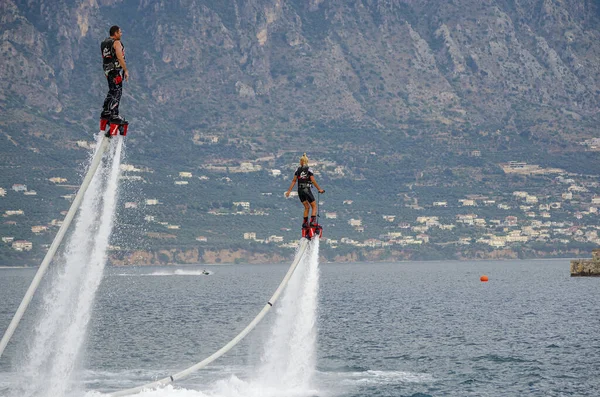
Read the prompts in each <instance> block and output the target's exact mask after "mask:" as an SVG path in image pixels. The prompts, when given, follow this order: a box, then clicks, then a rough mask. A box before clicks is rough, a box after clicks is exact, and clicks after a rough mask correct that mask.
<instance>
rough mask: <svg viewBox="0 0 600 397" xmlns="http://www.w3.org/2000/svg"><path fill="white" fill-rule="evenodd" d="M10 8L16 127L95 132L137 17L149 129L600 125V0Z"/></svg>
mask: <svg viewBox="0 0 600 397" xmlns="http://www.w3.org/2000/svg"><path fill="white" fill-rule="evenodd" d="M0 7H1V8H0V31H1V32H2V37H1V43H0V52H1V54H2V57H1V58H0V74H1V75H2V80H1V82H0V101H1V104H2V113H3V117H2V119H3V121H2V127H3V129H4V130H5V131H6V132H8V133H11V132H13V131H19V132H28V133H31V132H32V131H33V130H35V129H36V127H37V128H39V127H40V126H41V125H44V124H43V122H44V121H51V122H58V123H61V122H63V121H77V122H80V121H85V122H86V127H85V128H89V129H90V130H93V128H92V127H95V125H93V123H92V121H95V119H96V118H97V113H98V109H99V108H100V106H101V102H102V99H103V96H104V94H105V82H104V80H103V75H102V73H101V68H100V61H99V50H98V47H99V42H100V41H101V40H102V39H103V38H104V37H105V36H107V31H108V28H109V27H110V26H111V25H112V24H118V25H119V26H121V27H122V28H123V31H124V36H123V42H124V44H125V46H126V55H127V60H128V63H129V65H130V69H131V75H132V78H131V81H130V82H129V84H127V85H126V88H125V93H126V94H125V99H124V101H123V109H124V113H125V114H126V115H128V116H129V117H130V118H131V119H133V120H136V121H138V123H139V124H142V125H143V126H144V128H139V129H141V130H143V132H144V133H145V134H148V135H152V134H153V128H152V126H155V125H159V126H161V127H162V126H165V125H168V128H169V133H176V132H181V133H187V134H189V136H190V139H191V138H192V137H193V134H192V133H191V131H200V132H202V131H209V132H216V133H226V132H230V131H252V132H253V134H257V135H261V136H263V135H265V134H268V133H269V132H275V133H277V134H280V135H284V136H285V135H287V134H286V132H288V131H289V132H293V131H302V130H303V129H307V128H310V127H315V126H317V127H322V128H325V129H327V128H328V127H330V128H339V127H341V128H350V127H351V128H354V129H360V128H367V129H375V130H389V131H402V130H404V131H408V132H409V133H414V132H421V131H423V130H425V129H426V130H427V131H431V132H433V133H435V132H436V131H446V130H448V129H450V130H454V129H456V130H465V129H478V128H485V129H502V130H514V131H516V132H519V133H526V134H532V135H535V136H541V137H548V136H550V137H554V136H556V139H559V140H566V141H572V140H577V139H579V138H581V137H582V136H589V135H590V134H593V133H594V131H595V125H596V122H597V121H598V120H597V109H598V105H599V104H598V100H599V95H598V92H599V91H598V89H599V87H598V84H599V81H598V75H599V71H600V66H599V65H598V62H597V61H598V59H599V56H600V44H599V43H600V40H598V39H599V26H600V25H599V22H600V5H599V4H598V3H597V2H595V1H591V0H572V1H561V0H449V1H439V0H429V1H412V0H352V1H348V0H306V1H299V0H295V1H282V0H244V1H239V0H179V1H147V0H139V1H133V0H127V1H119V0H69V1H66V0H60V1H56V0H52V1H49V0H37V1H34V0H22V1H19V0H4V1H3V2H2V4H0ZM24 126H27V128H23V127H24ZM140 127H141V126H140ZM42 129H43V128H42ZM411 131H412V132H411ZM52 135H55V133H54V132H53V133H52ZM267 136H268V135H267Z"/></svg>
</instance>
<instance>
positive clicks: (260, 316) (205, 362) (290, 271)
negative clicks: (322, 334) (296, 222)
mask: <svg viewBox="0 0 600 397" xmlns="http://www.w3.org/2000/svg"><path fill="white" fill-rule="evenodd" d="M308 246H309V240H308V239H306V238H303V239H301V240H300V245H299V246H298V251H297V252H296V257H295V258H294V261H293V262H292V264H291V265H290V268H289V269H288V271H287V273H286V274H285V276H284V277H283V280H282V281H281V283H280V284H279V287H277V289H276V290H275V293H274V294H273V296H271V299H269V300H268V301H267V303H266V304H265V306H264V307H263V309H262V310H261V311H260V313H258V315H257V316H256V317H255V318H254V320H252V321H251V322H250V324H248V325H247V326H246V328H244V329H243V330H242V331H241V332H240V333H239V334H237V336H236V337H235V338H233V339H232V340H231V341H229V343H227V344H226V345H225V346H223V347H222V348H220V349H219V350H217V351H216V352H214V353H213V354H212V355H211V356H209V357H207V358H205V359H204V360H202V361H200V362H199V363H197V364H195V365H192V366H191V367H189V368H187V369H185V370H183V371H181V372H178V373H176V374H174V375H170V376H167V377H166V378H163V379H160V380H157V381H155V382H152V383H148V384H146V385H143V386H138V387H133V388H131V389H127V390H122V391H117V392H114V393H110V394H108V396H109V397H121V396H129V395H131V394H135V393H139V392H141V391H143V390H149V389H155V388H158V387H164V386H166V385H168V384H170V383H173V382H175V381H176V380H180V379H183V378H184V377H186V376H188V375H190V374H191V373H193V372H196V371H198V370H199V369H202V368H204V367H206V366H207V365H208V364H210V363H211V362H213V361H215V360H216V359H217V358H219V357H221V356H222V355H223V354H225V353H227V352H228V351H229V350H231V349H232V348H233V347H234V346H235V345H237V344H238V343H239V342H241V341H242V339H244V337H246V335H248V334H249V333H250V331H252V330H253V329H254V327H256V325H257V324H258V323H259V322H260V321H261V320H262V319H263V317H264V316H265V315H266V314H267V312H268V311H269V309H271V308H272V307H273V305H274V304H275V302H276V301H277V299H278V298H279V295H281V293H282V292H283V289H284V288H285V286H286V285H287V283H288V281H289V280H290V278H291V277H292V274H293V273H294V271H295V270H296V268H297V267H298V264H299V263H300V261H301V260H302V258H303V257H304V253H305V252H306V249H307V247H308Z"/></svg>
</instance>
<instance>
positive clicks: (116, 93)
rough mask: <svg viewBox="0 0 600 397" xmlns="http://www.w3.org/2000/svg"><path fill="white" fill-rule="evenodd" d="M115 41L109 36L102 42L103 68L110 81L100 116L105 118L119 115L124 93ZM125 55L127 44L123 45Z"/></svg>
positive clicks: (121, 70) (121, 69)
mask: <svg viewBox="0 0 600 397" xmlns="http://www.w3.org/2000/svg"><path fill="white" fill-rule="evenodd" d="M114 43H115V39H113V38H112V37H107V38H106V39H104V41H103V42H102V43H101V44H100V50H101V51H102V68H103V69H104V74H105V75H106V80H107V81H108V94H106V99H104V105H103V106H102V115H101V116H100V117H101V118H105V119H111V118H113V119H114V118H115V117H117V116H118V115H119V103H120V102H121V95H122V94H123V68H122V67H121V64H120V63H119V59H118V58H117V54H116V52H115V47H114ZM121 44H122V43H121ZM123 56H125V46H123Z"/></svg>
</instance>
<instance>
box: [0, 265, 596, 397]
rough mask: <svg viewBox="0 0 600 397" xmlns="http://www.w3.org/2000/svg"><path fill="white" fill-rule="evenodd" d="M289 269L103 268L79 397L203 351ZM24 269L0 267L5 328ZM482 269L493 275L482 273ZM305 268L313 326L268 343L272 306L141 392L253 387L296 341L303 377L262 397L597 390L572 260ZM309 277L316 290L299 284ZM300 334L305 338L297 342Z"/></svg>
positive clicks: (591, 298) (581, 282)
mask: <svg viewBox="0 0 600 397" xmlns="http://www.w3.org/2000/svg"><path fill="white" fill-rule="evenodd" d="M288 265H289V264H273V265H231V266H226V265H221V266H200V267H193V266H172V267H128V268H107V269H105V275H104V279H103V280H102V284H101V285H100V288H99V290H98V293H97V298H96V300H95V304H94V308H93V312H92V316H91V320H90V325H89V330H88V337H87V339H86V343H85V351H84V353H83V354H82V357H83V359H82V362H81V363H80V366H79V367H80V368H81V369H80V370H79V371H80V373H79V374H78V375H79V376H78V378H79V379H81V383H82V384H81V387H82V388H83V389H85V390H87V392H86V394H85V395H86V396H87V397H91V396H94V397H95V396H101V395H102V394H101V393H102V392H109V391H116V390H121V389H124V388H129V387H133V386H138V385H141V384H145V383H147V382H149V381H153V380H156V379H160V378H163V377H165V376H168V375H170V374H173V373H175V372H177V371H180V370H182V369H185V368H187V367H189V366H190V365H193V364H195V363H196V362H198V361H200V360H202V359H204V358H206V357H207V356H209V355H210V354H212V353H214V352H215V351H216V350H218V349H219V348H220V347H222V346H223V345H224V344H226V343H227V342H228V341H229V340H231V338H233V337H234V336H235V335H237V333H238V332H239V331H241V330H242V329H243V328H244V327H245V326H246V325H247V324H248V323H249V322H250V321H251V320H252V319H253V318H254V317H255V316H256V314H258V312H259V311H260V309H262V307H263V306H264V304H265V303H266V300H268V299H269V298H270V296H271V294H272V293H273V291H274V290H275V289H276V287H277V285H278V284H279V282H280V281H281V279H282V277H283V275H284V274H285V272H286V271H287V267H288ZM202 269H207V270H209V273H210V274H209V275H204V274H202V272H201V271H199V270H202ZM34 273H35V270H34V269H0V302H1V303H0V329H1V330H4V329H5V328H6V326H7V325H8V323H9V321H10V319H11V317H12V315H13V314H14V311H15V310H16V308H17V306H18V304H19V302H20V300H21V298H22V297H23V294H24V293H25V290H26V289H27V286H28V285H29V283H30V281H31V279H32V278H33V276H34ZM311 274H312V275H311ZM482 274H486V275H488V277H489V282H487V283H483V282H481V281H479V278H480V276H481V275H482ZM304 277H305V284H304V287H302V286H297V287H296V288H297V289H298V291H302V293H303V294H305V296H306V299H312V298H313V297H314V299H315V308H314V310H315V312H314V313H315V319H316V323H315V327H314V328H313V331H311V330H308V331H307V329H304V331H302V330H300V332H299V333H296V335H295V336H293V335H294V333H293V332H291V333H288V335H290V336H289V345H288V346H285V348H283V347H281V346H284V345H279V347H277V349H275V350H269V349H270V346H271V347H272V346H273V345H272V344H271V343H280V344H281V340H277V338H276V336H275V335H274V334H273V330H274V329H275V328H274V327H275V326H277V322H278V321H282V320H281V316H278V315H277V314H276V313H275V311H274V310H273V311H271V312H270V313H269V314H268V315H267V317H266V318H265V321H264V322H263V323H261V324H259V326H258V327H257V328H256V329H255V330H254V331H253V332H252V333H251V334H250V335H249V336H248V337H247V338H246V339H245V340H244V341H242V342H241V343H240V344H239V345H237V346H236V347H235V348H234V349H232V350H231V351H230V352H229V353H228V354H226V355H225V356H223V357H221V358H220V359H219V360H217V361H215V362H214V363H213V364H211V365H210V366H209V367H208V368H206V369H203V370H201V371H199V372H198V373H196V374H194V375H192V376H191V377H190V378H188V379H185V380H184V381H181V382H177V383H176V384H175V385H174V386H173V387H171V386H169V387H168V388H166V389H163V390H160V391H154V392H144V393H142V395H143V396H146V397H149V396H177V397H198V396H215V397H217V396H222V397H226V396H227V397H234V396H236V397H237V396H257V395H259V394H257V393H260V390H257V389H256V388H251V386H256V385H257V383H256V382H257V381H260V379H261V378H260V376H258V375H259V374H260V373H261V371H262V370H263V369H264V368H265V365H266V364H265V357H266V356H268V355H269V354H270V355H271V356H272V357H273V356H274V357H275V359H276V360H279V361H280V362H281V363H282V365H281V368H279V369H278V368H277V367H275V368H273V369H272V371H277V370H281V369H282V368H283V367H284V366H287V365H290V364H291V363H293V361H294V357H295V358H296V359H297V358H298V357H299V355H300V356H301V354H302V351H300V352H299V351H298V349H295V348H297V347H298V346H304V349H307V351H306V355H307V357H306V358H307V360H304V361H302V362H301V363H300V364H299V365H305V366H310V365H313V366H314V373H312V374H310V375H311V376H309V377H305V378H303V379H304V380H306V382H307V383H304V384H300V385H297V386H298V387H297V388H295V389H293V390H292V389H289V388H285V387H284V386H282V385H279V386H278V387H280V388H281V389H280V394H277V389H275V390H274V391H273V390H272V389H269V390H268V394H269V395H273V396H274V395H281V396H282V397H283V396H291V395H298V396H300V395H305V396H307V397H308V396H347V397H350V396H352V397H358V396H365V397H375V396H413V397H417V396H420V397H424V396H522V395H525V396H597V395H598V390H599V389H600V380H599V379H600V377H599V376H598V374H600V336H599V333H598V328H599V326H600V309H599V306H598V302H600V298H599V297H598V292H599V291H600V289H599V287H600V285H599V284H600V278H570V277H569V262H568V260H536V261H480V262H450V261H449V262H443V261H441V262H403V263H353V264H331V263H326V264H320V265H319V266H318V268H317V267H315V268H314V272H313V273H311V272H310V271H308V272H305V274H304ZM311 277H313V281H314V280H315V279H316V280H317V284H318V288H315V285H316V284H315V283H314V282H313V283H312V284H311V282H310V281H309V282H306V280H309V279H310V278H311ZM310 285H312V289H311V287H308V286H310ZM303 288H304V289H303ZM280 302H283V298H282V300H281V301H280ZM39 303H40V302H39V300H38V302H37V304H39ZM302 303H303V304H305V307H307V306H306V302H302ZM33 304H36V302H35V301H34V303H33ZM299 304H301V303H299ZM308 306H310V305H308ZM287 310H288V311H290V312H291V311H292V310H294V309H293V308H288V309H287ZM28 314H30V313H26V315H25V318H24V320H23V323H22V324H21V326H20V327H19V329H18V330H17V332H16V334H15V337H14V339H13V340H12V341H11V343H10V344H9V346H8V347H7V350H6V351H5V354H4V356H3V357H2V358H0V395H5V394H3V390H7V388H8V386H9V385H10V383H11V381H12V380H13V379H14V376H15V373H14V371H15V368H14V363H15V362H17V361H18V357H17V356H18V351H19V347H20V346H22V345H23V344H24V341H23V340H22V338H23V335H25V334H26V332H23V330H24V328H26V327H30V326H31V325H32V323H33V322H34V320H35V319H32V318H31V317H28ZM303 315H304V314H302V313H301V312H297V313H295V315H294V316H292V317H293V318H290V319H288V320H285V321H287V322H290V321H293V320H294V318H298V317H302V316H303ZM304 318H306V317H304ZM278 319H279V320H278ZM280 326H281V327H284V326H285V324H282V325H280ZM302 332H305V334H304V335H305V336H304V338H313V337H314V343H312V344H311V343H305V341H303V340H302V339H299V338H300V335H299V334H300V333H302ZM311 332H314V333H311ZM310 346H314V360H313V361H310V355H311V354H313V352H311V351H310ZM269 352H270V353H269ZM278 352H281V354H280V356H277V354H279V353H278ZM271 362H273V361H271ZM311 362H313V363H314V364H310V363H311ZM309 372H310V371H309ZM283 373H284V374H287V373H289V371H288V370H287V369H286V370H285V371H283ZM263 374H264V372H263ZM302 374H303V372H300V373H299V374H298V375H297V376H298V377H303V376H304V375H302ZM278 377H279V378H281V375H278ZM278 377H276V378H278ZM292 381H293V380H287V381H286V382H292ZM265 382H266V381H265ZM286 382H284V383H286ZM264 385H266V383H264ZM259 386H260V383H259ZM265 390H267V389H266V388H265Z"/></svg>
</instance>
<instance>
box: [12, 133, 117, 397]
mask: <svg viewBox="0 0 600 397" xmlns="http://www.w3.org/2000/svg"><path fill="white" fill-rule="evenodd" d="M101 139H102V135H100V136H99V139H98V140H97V145H96V147H99V146H100V142H101ZM122 146H123V140H122V138H120V137H119V139H118V140H117V142H113V144H112V145H111V149H110V152H109V153H107V154H105V159H104V162H103V164H102V166H101V167H100V168H99V169H98V171H97V172H96V175H95V176H94V178H93V180H92V182H91V184H90V186H89V188H88V190H87V192H86V194H85V196H84V199H83V203H82V205H81V208H80V211H79V214H78V217H77V221H76V225H75V229H74V231H73V233H72V234H71V236H70V237H69V241H68V243H67V247H66V249H65V252H64V254H63V256H62V258H61V260H59V263H57V264H56V266H55V267H56V269H57V270H56V271H55V272H54V274H53V275H52V277H51V281H50V283H48V286H47V288H46V289H45V291H44V294H43V302H42V305H41V308H40V309H39V310H38V315H39V317H38V320H37V324H36V325H35V329H34V332H33V335H32V336H31V338H30V341H29V346H28V349H27V352H26V353H25V359H24V360H23V365H22V368H21V369H20V370H19V371H17V372H20V373H22V378H20V379H18V380H17V382H18V384H17V385H15V387H14V389H13V395H14V396H15V397H16V396H19V397H21V396H23V397H42V396H43V397H63V396H65V395H66V394H67V392H68V391H69V390H70V389H71V387H72V377H73V372H74V369H75V367H76V364H77V360H78V357H79V353H80V351H81V347H82V346H83V343H84V340H85V333H86V330H87V325H88V322H89V319H90V316H91V310H92V306H93V301H94V296H95V294H96V291H97V289H98V286H99V284H100V281H101V280H102V274H103V270H104V265H105V263H106V257H107V254H106V250H107V248H108V242H109V238H110V234H111V231H112V226H113V220H114V213H115V206H116V200H117V193H118V179H119V174H120V159H121V152H122Z"/></svg>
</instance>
